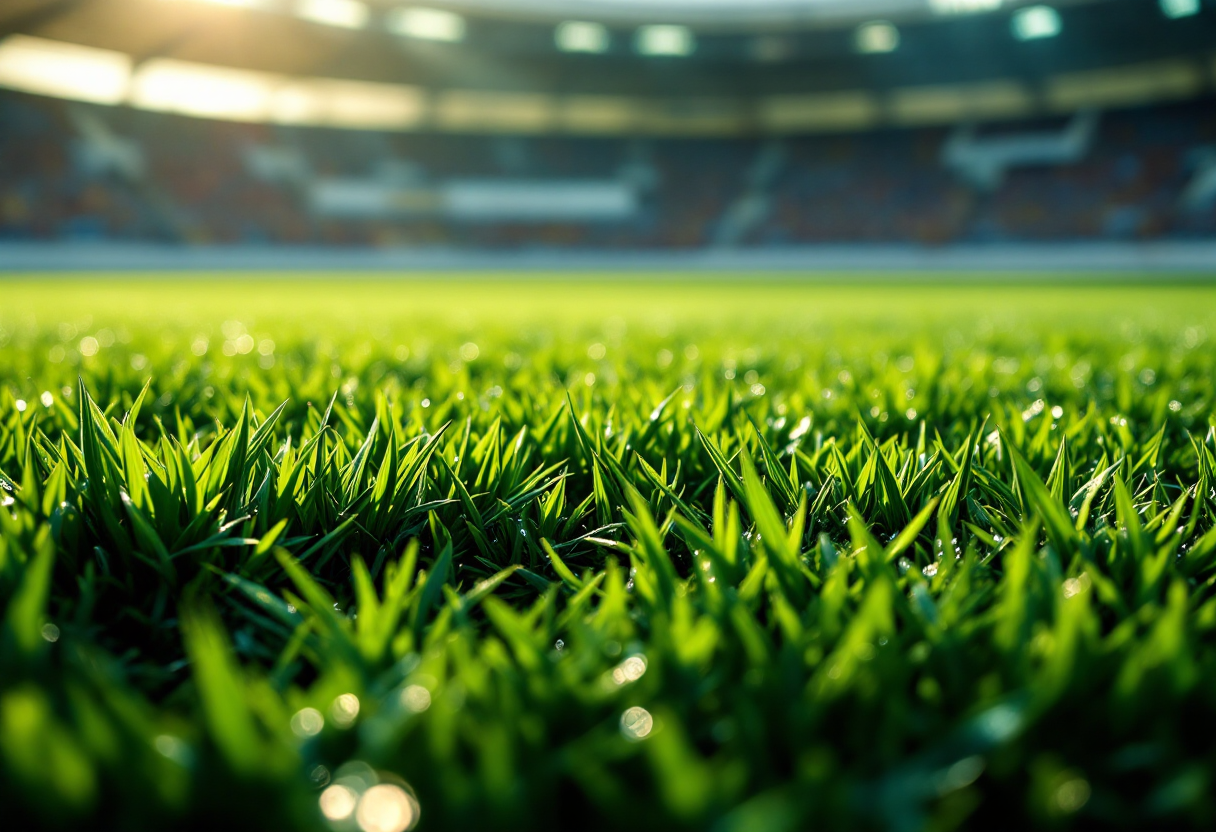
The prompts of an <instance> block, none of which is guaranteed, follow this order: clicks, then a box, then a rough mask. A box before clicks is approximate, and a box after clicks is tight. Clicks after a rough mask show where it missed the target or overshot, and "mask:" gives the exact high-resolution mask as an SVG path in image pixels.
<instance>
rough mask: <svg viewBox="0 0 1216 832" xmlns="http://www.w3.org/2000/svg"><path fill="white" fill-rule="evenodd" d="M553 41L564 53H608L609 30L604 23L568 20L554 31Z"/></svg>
mask: <svg viewBox="0 0 1216 832" xmlns="http://www.w3.org/2000/svg"><path fill="white" fill-rule="evenodd" d="M553 41H554V42H555V43H556V44H557V48H558V49H560V50H561V51H563V52H590V53H593V54H599V53H601V52H607V51H608V44H609V41H610V39H609V37H608V29H607V28H606V27H605V26H604V25H603V24H602V23H589V22H587V21H585V20H567V21H565V22H564V23H559V24H558V26H557V28H556V29H554V30H553Z"/></svg>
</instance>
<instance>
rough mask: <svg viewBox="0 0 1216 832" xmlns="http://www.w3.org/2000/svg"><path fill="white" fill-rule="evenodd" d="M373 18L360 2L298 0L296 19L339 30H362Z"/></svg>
mask: <svg viewBox="0 0 1216 832" xmlns="http://www.w3.org/2000/svg"><path fill="white" fill-rule="evenodd" d="M370 16H371V12H370V10H369V9H368V8H367V4H366V3H363V2H360V0H298V2H297V3H296V17H300V18H303V19H304V20H308V21H311V22H313V23H320V24H322V25H325V26H336V27H338V28H339V29H362V28H363V27H364V26H366V25H367V19H368V18H369V17H370Z"/></svg>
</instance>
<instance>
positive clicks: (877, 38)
mask: <svg viewBox="0 0 1216 832" xmlns="http://www.w3.org/2000/svg"><path fill="white" fill-rule="evenodd" d="M853 44H854V46H856V48H857V51H858V52H860V53H861V54H863V55H881V54H883V53H886V52H894V51H895V50H896V49H898V48H899V30H898V29H896V28H895V27H894V26H892V25H891V24H890V23H887V22H886V21H885V20H875V21H872V22H870V23H864V24H862V25H861V26H858V27H857V31H856V32H855V33H854V35H853Z"/></svg>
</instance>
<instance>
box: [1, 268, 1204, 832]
mask: <svg viewBox="0 0 1216 832" xmlns="http://www.w3.org/2000/svg"><path fill="white" fill-rule="evenodd" d="M1214 393H1216V285H1212V284H1207V283H1190V284H1177V285H1170V284H1154V283H1149V282H1143V283H1140V282H1126V283H1120V284H1117V285H1111V284H1109V283H1105V284H1100V283H1099V282H1097V281H1084V282H1077V281H1070V280H1067V279H1058V280H1057V279H1053V280H1048V279H1046V278H1034V279H1033V280H1032V279H1025V280H1021V281H1005V280H995V281H989V282H986V283H985V282H978V281H977V282H972V281H967V280H949V281H947V280H944V279H943V280H940V281H922V282H909V281H907V280H901V281H894V280H891V281H880V280H869V281H865V280H859V281H856V282H854V283H853V284H846V283H843V282H840V281H827V280H819V281H804V280H796V279H788V280H775V279H756V280H750V279H744V278H741V277H739V278H735V279H727V278H725V277H712V278H695V277H691V276H690V277H685V278H673V277H661V276H658V277H653V278H643V277H640V276H615V277H614V276H607V275H588V276H585V277H579V278H573V279H569V280H560V279H539V278H518V277H508V276H476V275H473V276H469V275H454V276H448V277H436V278H415V279H389V278H384V279H369V278H366V277H357V276H331V277H326V278H319V277H300V276H291V275H282V276H269V277H268V276H244V277H242V276H217V277H190V276H179V275H172V276H157V277H155V278H153V277H128V278H119V277H96V278H90V279H87V280H86V279H78V278H69V277H48V278H28V279H18V278H10V279H6V280H3V281H0V503H2V505H3V507H2V508H0V610H2V613H0V805H2V806H3V809H2V810H0V811H3V812H4V813H5V814H4V816H5V817H6V822H5V825H6V826H7V825H8V824H10V823H11V824H12V826H11V827H10V828H14V829H26V828H60V827H62V828H123V829H170V828H172V829H182V828H215V827H231V828H240V829H244V828H249V829H253V828H259V829H279V830H295V829H300V830H314V829H315V830H326V829H333V830H362V832H403V830H405V829H408V828H412V827H414V826H418V828H420V829H442V830H470V829H516V828H518V829H547V828H554V829H617V828H622V827H628V828H632V829H637V830H649V829H655V830H672V829H690V830H693V829H712V830H720V831H721V832H734V830H738V831H739V832H744V830H746V832H753V830H760V831H761V832H768V831H769V830H771V832H782V831H783V830H789V832H794V830H802V829H810V828H826V829H870V828H872V829H889V830H900V831H901V832H902V830H909V832H911V831H912V830H921V829H925V830H949V829H972V828H975V829H978V828H985V827H988V828H1092V827H1094V826H1101V827H1104V828H1133V829H1139V828H1145V827H1153V828H1196V829H1199V828H1211V825H1212V824H1213V823H1216V800H1214V799H1213V797H1212V794H1213V792H1212V787H1213V785H1214V783H1213V778H1214V776H1216V746H1214V745H1213V743H1212V742H1211V741H1210V739H1209V738H1208V736H1207V733H1206V726H1207V725H1208V724H1210V723H1211V721H1212V719H1213V717H1214V716H1216V531H1214V526H1216V523H1214V518H1216V479H1214V477H1216V455H1214V453H1216V427H1214V426H1216V403H1214V401H1213V395H1214Z"/></svg>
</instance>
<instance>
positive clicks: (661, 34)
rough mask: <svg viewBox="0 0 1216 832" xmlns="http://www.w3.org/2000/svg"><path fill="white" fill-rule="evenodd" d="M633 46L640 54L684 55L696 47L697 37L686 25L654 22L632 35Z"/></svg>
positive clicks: (689, 53)
mask: <svg viewBox="0 0 1216 832" xmlns="http://www.w3.org/2000/svg"><path fill="white" fill-rule="evenodd" d="M634 47H635V48H636V49H637V51H638V53H639V54H641V55H667V56H671V57H677V58H680V57H684V56H686V55H691V54H692V53H693V51H694V50H696V48H697V39H696V36H694V35H693V33H692V29H689V28H688V27H687V26H675V25H671V24H655V25H651V26H643V27H641V28H640V29H638V31H637V34H636V35H635V36H634Z"/></svg>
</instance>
